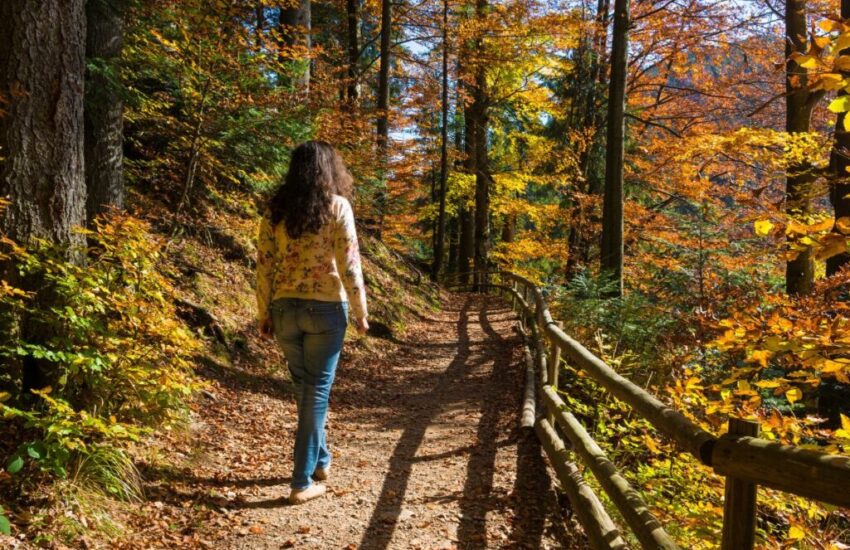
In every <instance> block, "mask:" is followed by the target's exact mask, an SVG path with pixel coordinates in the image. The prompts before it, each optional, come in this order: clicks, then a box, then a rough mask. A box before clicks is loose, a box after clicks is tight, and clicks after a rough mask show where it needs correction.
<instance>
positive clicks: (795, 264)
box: [785, 0, 816, 294]
mask: <svg viewBox="0 0 850 550" xmlns="http://www.w3.org/2000/svg"><path fill="white" fill-rule="evenodd" d="M806 2H807V0H786V2H785V57H786V59H787V61H786V68H785V70H786V77H785V90H786V98H787V99H786V103H785V107H786V109H785V113H786V115H785V130H786V131H787V132H788V133H799V132H808V131H809V121H810V120H811V116H812V108H813V106H814V98H815V97H816V96H815V95H814V94H812V93H811V92H810V91H809V87H808V70H806V69H805V68H804V67H801V66H799V65H798V64H797V63H796V62H795V61H792V60H791V59H790V56H791V54H793V53H794V52H800V53H805V52H806V49H807V39H806V37H807V33H808V27H807V25H806V20H807V17H806ZM811 182H812V175H811V165H809V164H808V163H803V164H801V165H798V166H791V167H789V170H788V175H787V178H786V181H785V191H786V194H787V196H786V201H787V202H786V212H787V213H788V215H789V216H805V215H806V214H809V213H811V201H810V199H809V196H810V189H809V188H810V186H811ZM814 267H815V266H814V261H813V257H812V249H811V247H806V248H805V249H804V250H803V251H801V252H800V254H799V255H798V256H797V257H796V258H794V259H793V260H789V261H788V262H787V263H786V266H785V289H786V291H787V292H788V294H808V293H809V292H811V290H812V286H813V285H814V281H815V269H814Z"/></svg>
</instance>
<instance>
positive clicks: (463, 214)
mask: <svg viewBox="0 0 850 550" xmlns="http://www.w3.org/2000/svg"><path fill="white" fill-rule="evenodd" d="M459 221H460V243H459V244H458V247H459V248H460V250H459V251H458V266H457V270H458V272H459V273H460V274H461V277H460V282H461V283H462V284H464V285H466V284H469V272H470V270H471V269H472V256H473V254H474V253H475V216H474V214H473V213H472V212H470V211H469V208H466V207H465V206H464V207H462V208H461V210H460V220H459Z"/></svg>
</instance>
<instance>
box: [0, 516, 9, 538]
mask: <svg viewBox="0 0 850 550" xmlns="http://www.w3.org/2000/svg"><path fill="white" fill-rule="evenodd" d="M0 533H3V534H4V535H6V536H11V535H12V524H11V523H9V518H7V517H6V516H4V515H3V514H0Z"/></svg>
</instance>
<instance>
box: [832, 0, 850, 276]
mask: <svg viewBox="0 0 850 550" xmlns="http://www.w3.org/2000/svg"><path fill="white" fill-rule="evenodd" d="M841 18H842V19H850V0H841ZM841 54H842V55H848V54H850V49H848V50H844V51H842V52H841ZM842 75H843V76H844V77H845V78H848V77H850V71H842ZM838 95H839V96H844V95H848V94H847V92H846V91H845V90H843V89H842V90H841V91H840V92H838ZM846 116H847V115H846V113H841V114H839V115H838V121H837V122H836V124H835V142H834V144H833V147H832V155H831V158H830V169H831V172H832V178H833V179H832V182H831V186H830V192H829V200H830V202H831V203H832V207H833V209H834V211H835V219H836V220H838V219H840V218H844V217H847V216H850V178H849V177H848V172H847V168H848V167H850V132H848V131H847V130H845V129H844V119H845V118H846ZM847 263H850V254H848V253H846V252H845V253H843V254H839V255H837V256H833V257H832V258H829V259H828V260H827V261H826V274H827V275H828V276H829V275H834V274H835V273H837V272H838V271H839V270H840V269H841V268H842V266H844V265H845V264H847Z"/></svg>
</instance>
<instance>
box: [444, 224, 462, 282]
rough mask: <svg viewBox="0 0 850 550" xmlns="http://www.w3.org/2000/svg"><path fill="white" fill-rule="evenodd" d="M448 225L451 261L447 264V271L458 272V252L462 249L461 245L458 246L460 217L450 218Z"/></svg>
mask: <svg viewBox="0 0 850 550" xmlns="http://www.w3.org/2000/svg"><path fill="white" fill-rule="evenodd" d="M448 226H449V227H448V234H449V261H448V264H447V265H446V271H447V272H448V273H457V264H458V252H459V250H460V247H459V246H458V238H459V237H460V235H459V234H458V218H457V217H454V218H452V219H450V220H449V223H448Z"/></svg>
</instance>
